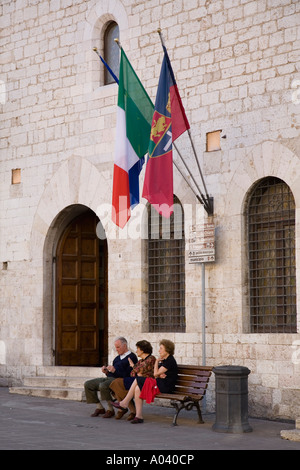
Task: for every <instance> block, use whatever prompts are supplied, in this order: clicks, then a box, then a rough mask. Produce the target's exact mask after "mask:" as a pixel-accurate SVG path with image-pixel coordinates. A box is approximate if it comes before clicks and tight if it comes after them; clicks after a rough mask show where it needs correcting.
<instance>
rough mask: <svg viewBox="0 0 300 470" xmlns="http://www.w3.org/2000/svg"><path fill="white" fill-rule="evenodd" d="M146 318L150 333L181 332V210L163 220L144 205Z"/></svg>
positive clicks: (176, 203) (177, 203)
mask: <svg viewBox="0 0 300 470" xmlns="http://www.w3.org/2000/svg"><path fill="white" fill-rule="evenodd" d="M147 242H148V243H147V255H148V319H149V331H150V332H154V333H155V332H167V331H172V332H180V331H181V332H184V331H185V238H184V218H183V209H182V206H181V203H180V201H179V199H178V198H177V197H176V196H174V213H173V214H172V215H171V217H170V219H164V218H163V217H162V216H161V215H159V214H158V213H157V212H156V210H155V209H153V208H152V209H151V206H150V204H149V205H148V240H147Z"/></svg>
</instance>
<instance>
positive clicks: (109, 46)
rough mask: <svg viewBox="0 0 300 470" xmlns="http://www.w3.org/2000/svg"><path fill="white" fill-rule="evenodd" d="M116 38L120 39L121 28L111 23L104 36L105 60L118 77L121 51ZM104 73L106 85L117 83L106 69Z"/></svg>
mask: <svg viewBox="0 0 300 470" xmlns="http://www.w3.org/2000/svg"><path fill="white" fill-rule="evenodd" d="M116 38H117V39H119V26H118V25H117V23H115V22H111V23H109V25H108V27H107V28H106V31H105V34H104V59H105V61H106V63H107V64H108V65H109V67H110V68H111V70H112V71H113V73H114V74H115V75H116V76H117V77H118V76H119V67H120V51H119V47H118V45H117V44H116V42H115V39H116ZM104 73H105V76H104V83H105V85H109V84H110V83H115V81H114V78H113V77H112V76H111V74H110V73H109V71H108V70H107V69H106V68H105V72H104Z"/></svg>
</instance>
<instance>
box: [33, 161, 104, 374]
mask: <svg viewBox="0 0 300 470" xmlns="http://www.w3.org/2000/svg"><path fill="white" fill-rule="evenodd" d="M110 194H111V183H110V180H109V179H107V178H105V175H104V174H102V173H100V172H99V171H98V169H97V168H96V167H95V166H94V165H92V164H91V163H90V162H88V161H87V160H84V159H82V158H81V157H77V156H73V157H71V158H70V159H69V160H67V161H65V162H64V163H62V164H61V166H60V167H59V169H58V170H57V172H56V173H55V174H54V175H53V176H52V178H51V179H50V181H49V183H48V184H47V186H46V187H45V189H44V192H43V194H42V197H41V199H40V202H39V204H38V207H37V210H36V213H35V216H34V220H33V225H32V231H31V238H30V247H29V248H30V257H31V259H32V260H34V262H35V264H36V265H37V266H39V269H40V271H41V278H42V280H43V282H42V289H41V290H40V292H39V296H40V297H39V298H37V300H36V302H37V305H40V308H41V321H42V324H43V337H42V338H41V343H42V354H43V365H55V357H54V350H55V302H54V301H55V295H56V293H55V278H54V274H55V272H54V266H53V260H54V258H55V254H56V248H57V244H58V241H59V239H60V237H61V235H62V233H63V231H64V230H65V229H66V227H67V226H68V224H69V223H70V222H71V221H72V220H73V219H74V218H75V217H76V216H79V215H80V214H82V213H83V212H84V211H86V210H87V209H91V210H92V211H93V212H94V213H95V214H97V213H98V212H99V207H100V206H101V204H108V203H109V200H108V198H109V195H110Z"/></svg>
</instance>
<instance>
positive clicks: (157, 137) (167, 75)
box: [143, 46, 190, 217]
mask: <svg viewBox="0 0 300 470" xmlns="http://www.w3.org/2000/svg"><path fill="white" fill-rule="evenodd" d="M163 49H164V58H163V63H162V67H161V72H160V77H159V83H158V89H157V95H156V100H155V109H154V114H153V119H152V127H151V134H150V143H149V158H148V161H147V165H146V172H145V180H144V187H143V197H144V198H145V199H147V200H148V201H149V202H150V204H151V205H153V206H154V207H155V209H156V210H157V211H158V213H159V214H161V215H162V216H164V217H170V215H171V214H172V212H173V156H172V142H174V141H175V140H176V139H177V138H178V137H179V136H180V135H181V134H182V133H183V132H184V131H186V130H187V129H189V128H190V126H189V122H188V120H187V117H186V114H185V111H184V107H183V104H182V101H181V98H180V95H179V92H178V88H177V84H176V81H175V77H174V73H173V70H172V66H171V63H170V59H169V56H168V53H167V50H166V48H165V46H163Z"/></svg>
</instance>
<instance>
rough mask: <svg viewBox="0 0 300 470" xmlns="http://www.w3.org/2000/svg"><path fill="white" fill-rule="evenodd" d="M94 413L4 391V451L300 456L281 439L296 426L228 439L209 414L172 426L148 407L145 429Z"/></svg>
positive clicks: (274, 426)
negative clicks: (260, 452) (265, 452)
mask: <svg viewBox="0 0 300 470" xmlns="http://www.w3.org/2000/svg"><path fill="white" fill-rule="evenodd" d="M93 410H94V406H92V405H87V404H86V403H84V402H75V401H68V400H57V399H49V398H42V397H29V396H24V395H14V394H10V393H9V390H8V388H5V387H0V450H105V451H107V452H106V453H101V456H102V457H101V458H106V456H108V457H107V458H109V456H112V455H114V456H116V455H118V456H120V455H122V451H124V452H125V453H126V452H127V451H134V452H133V454H134V455H135V456H137V455H139V453H143V452H144V451H147V450H148V451H160V452H162V451H172V452H173V453H175V454H176V453H183V454H187V451H189V452H188V453H191V452H192V451H195V452H196V454H195V455H197V451H199V450H300V442H293V441H290V440H286V439H282V438H281V437H280V432H281V430H282V429H285V430H288V429H291V430H292V429H294V428H295V423H293V422H292V423H291V422H290V423H286V422H284V423H282V422H274V421H268V420H261V419H249V423H250V425H251V427H252V429H253V431H252V432H250V433H242V434H227V433H217V432H214V431H213V430H212V425H213V423H214V421H215V416H214V414H204V415H203V417H204V420H205V423H204V424H202V425H201V424H198V423H197V422H196V421H197V416H196V412H194V411H190V412H187V411H184V410H183V411H182V412H181V413H180V415H179V418H178V426H172V419H173V409H172V408H167V407H157V406H153V405H145V407H144V423H143V424H138V425H132V424H131V423H130V422H128V421H126V419H125V417H123V419H122V420H116V419H114V418H111V419H103V418H102V417H98V418H91V417H90V414H91V413H92V412H93ZM115 452H117V454H115ZM129 454H130V452H129ZM129 454H128V452H127V455H129ZM111 463H112V462H111ZM133 466H134V465H133Z"/></svg>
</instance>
